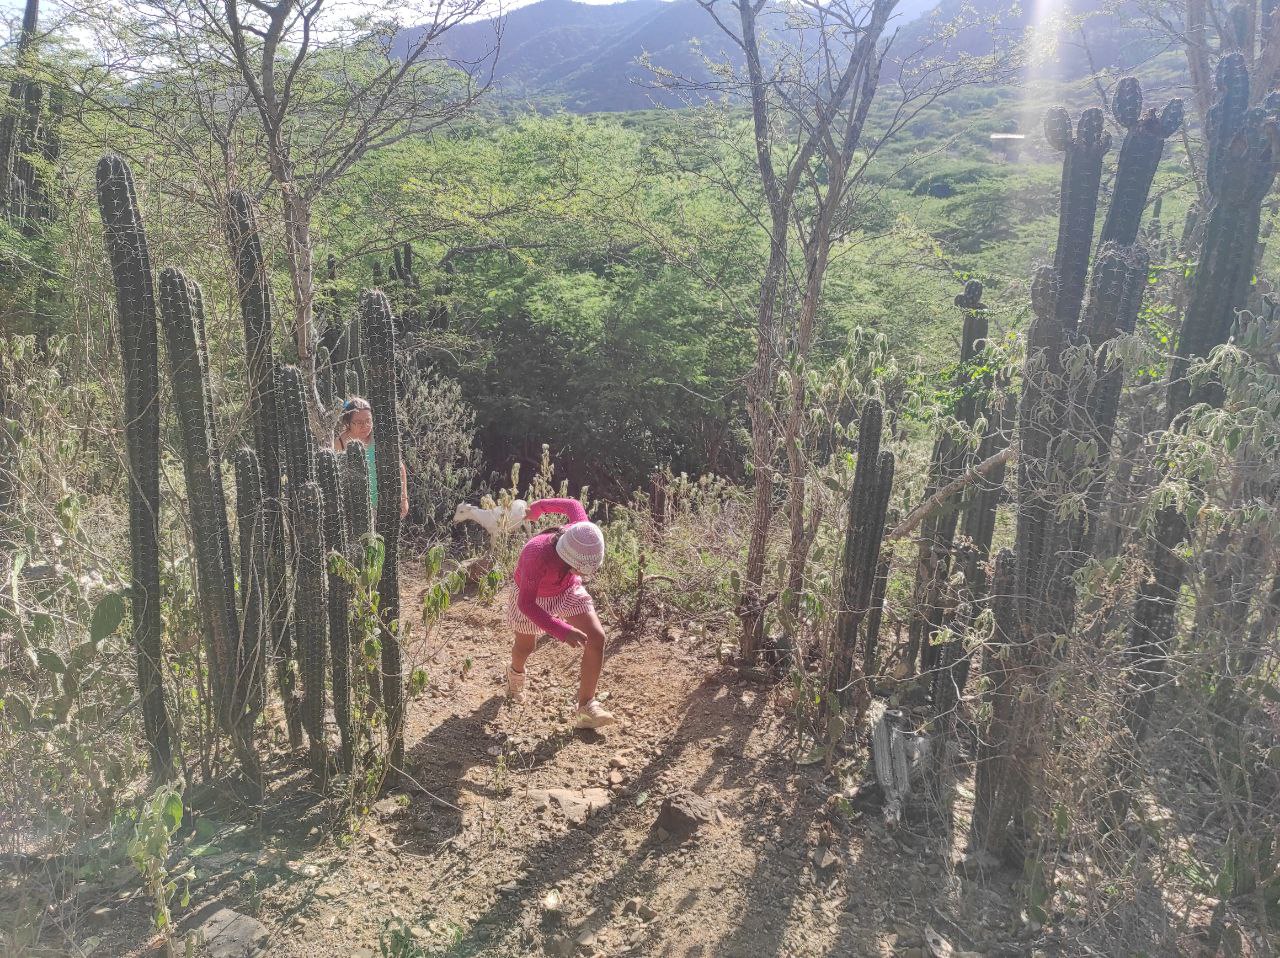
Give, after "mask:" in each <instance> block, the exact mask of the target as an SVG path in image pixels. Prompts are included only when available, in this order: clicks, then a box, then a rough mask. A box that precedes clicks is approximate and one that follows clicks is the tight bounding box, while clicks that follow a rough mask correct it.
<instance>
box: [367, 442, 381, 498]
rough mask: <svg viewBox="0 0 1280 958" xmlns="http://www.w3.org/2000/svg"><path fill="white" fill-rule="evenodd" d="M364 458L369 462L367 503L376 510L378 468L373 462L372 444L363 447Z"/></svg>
mask: <svg viewBox="0 0 1280 958" xmlns="http://www.w3.org/2000/svg"><path fill="white" fill-rule="evenodd" d="M364 457H365V459H367V460H369V502H370V503H372V504H373V508H374V509H375V510H376V509H377V508H378V466H377V463H375V462H374V461H373V443H369V445H367V446H365V447H364Z"/></svg>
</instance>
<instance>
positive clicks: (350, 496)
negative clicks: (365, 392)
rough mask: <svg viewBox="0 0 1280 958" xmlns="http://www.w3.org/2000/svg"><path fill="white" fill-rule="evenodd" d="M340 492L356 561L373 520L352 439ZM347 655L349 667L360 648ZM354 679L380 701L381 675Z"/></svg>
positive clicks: (364, 469) (359, 449) (364, 468)
mask: <svg viewBox="0 0 1280 958" xmlns="http://www.w3.org/2000/svg"><path fill="white" fill-rule="evenodd" d="M342 491H343V495H344V496H345V497H346V508H345V509H344V510H343V512H344V517H345V519H346V521H347V541H348V542H349V543H350V545H351V547H352V551H353V552H354V553H355V557H356V558H359V557H360V551H361V549H362V548H363V543H364V539H365V537H366V536H369V535H372V534H373V517H372V514H371V509H370V503H369V494H370V493H369V459H368V457H367V456H366V455H365V449H364V443H362V442H360V441H359V440H356V439H352V440H351V441H349V442H348V443H347V448H346V450H345V453H344V455H343V457H342ZM351 655H352V662H353V664H354V663H357V662H362V660H363V650H362V649H352V650H351ZM355 679H356V680H357V681H366V680H367V681H368V683H369V686H368V695H369V701H370V703H375V702H380V701H381V700H382V673H381V672H380V671H379V670H376V669H375V670H373V671H371V672H370V673H369V674H368V675H365V674H364V670H363V669H358V670H357V674H356V676H355ZM353 684H354V683H353Z"/></svg>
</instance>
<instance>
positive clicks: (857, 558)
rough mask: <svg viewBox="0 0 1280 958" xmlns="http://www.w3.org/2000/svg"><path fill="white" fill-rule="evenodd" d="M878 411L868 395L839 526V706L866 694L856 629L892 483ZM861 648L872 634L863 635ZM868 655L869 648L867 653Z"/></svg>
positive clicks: (833, 684) (832, 684)
mask: <svg viewBox="0 0 1280 958" xmlns="http://www.w3.org/2000/svg"><path fill="white" fill-rule="evenodd" d="M883 420H884V413H883V410H882V409H881V406H880V403H879V402H878V401H876V400H874V399H872V400H868V402H867V404H866V405H865V406H864V407H863V410H862V417H861V421H860V422H859V430H858V461H857V465H856V466H855V468H854V476H853V486H852V488H851V489H850V492H849V520H848V525H847V526H846V531H845V543H844V558H843V567H842V570H841V575H840V591H839V596H840V599H839V602H840V605H839V611H838V612H837V614H836V623H835V630H834V635H833V647H832V650H831V663H832V666H831V674H830V678H829V686H828V692H829V695H830V697H831V698H833V699H835V700H836V701H838V702H839V703H840V706H841V708H844V709H847V708H849V707H850V706H851V705H860V704H861V703H862V702H864V701H865V699H866V696H865V694H864V693H863V692H861V691H855V689H854V685H855V682H856V676H855V665H854V663H855V661H856V658H855V656H856V653H857V647H858V639H859V635H860V634H863V628H862V627H863V625H864V622H865V621H866V620H867V618H868V615H867V613H868V612H869V610H870V608H871V596H872V592H873V590H874V586H875V579H876V572H877V569H878V566H879V558H880V542H881V539H882V538H883V537H884V518H885V512H886V511H887V509H888V505H889V493H890V490H891V489H892V486H893V469H894V458H893V453H891V452H888V451H885V452H881V451H880V433H881V430H882V427H883ZM863 638H864V639H865V645H864V651H865V648H866V647H868V646H871V647H873V646H874V643H875V636H870V635H863ZM873 655H874V653H873Z"/></svg>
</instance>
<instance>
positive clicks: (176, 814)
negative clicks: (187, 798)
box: [164, 792, 182, 832]
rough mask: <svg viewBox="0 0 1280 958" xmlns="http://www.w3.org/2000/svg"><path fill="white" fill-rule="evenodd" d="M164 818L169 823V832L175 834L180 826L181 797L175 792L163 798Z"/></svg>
mask: <svg viewBox="0 0 1280 958" xmlns="http://www.w3.org/2000/svg"><path fill="white" fill-rule="evenodd" d="M164 817H165V820H166V821H168V822H169V823H170V825H169V831H171V832H176V831H177V830H178V827H179V826H180V825H181V824H182V796H181V795H179V794H178V793H177V792H170V793H169V794H168V795H167V796H165V800H164Z"/></svg>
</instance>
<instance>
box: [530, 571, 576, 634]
mask: <svg viewBox="0 0 1280 958" xmlns="http://www.w3.org/2000/svg"><path fill="white" fill-rule="evenodd" d="M520 558H521V562H522V564H523V561H524V559H525V556H524V555H521V557H520ZM529 558H530V559H531V560H533V561H532V562H531V563H530V567H529V569H528V572H527V574H526V575H525V576H524V577H523V578H524V584H523V585H521V586H520V591H519V592H518V593H517V595H516V608H518V609H519V610H520V611H521V612H522V613H523V614H524V615H525V617H526V618H528V620H529V621H530V622H532V623H533V624H534V625H536V626H537V627H538V628H539V629H541V630H542V631H543V632H546V633H547V634H548V635H552V636H555V637H556V638H557V639H559V640H560V641H562V642H563V641H567V640H568V639H569V637H570V636H571V635H572V629H573V627H572V626H571V625H569V623H568V622H565V621H563V620H561V619H557V618H556V617H555V616H554V615H552V614H551V613H550V612H548V611H547V610H546V609H544V608H543V607H542V606H540V605H538V582H539V581H541V579H542V576H543V575H544V574H545V571H546V562H545V560H543V559H541V557H538V556H530V557H529Z"/></svg>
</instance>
